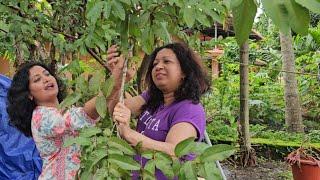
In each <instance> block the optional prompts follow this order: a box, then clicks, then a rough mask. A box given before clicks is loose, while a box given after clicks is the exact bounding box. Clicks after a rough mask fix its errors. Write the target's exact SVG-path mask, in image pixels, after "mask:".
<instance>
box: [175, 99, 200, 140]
mask: <svg viewBox="0 0 320 180" xmlns="http://www.w3.org/2000/svg"><path fill="white" fill-rule="evenodd" d="M181 122H187V123H190V124H192V125H193V126H194V127H195V128H196V130H197V140H198V141H201V140H202V139H203V137H204V131H205V126H206V118H205V111H204V108H203V106H202V105H201V104H192V103H191V102H190V103H186V104H183V105H182V106H180V107H178V108H177V110H176V111H175V113H174V114H173V117H172V122H171V124H170V128H171V127H172V126H174V125H175V124H178V123H181Z"/></svg>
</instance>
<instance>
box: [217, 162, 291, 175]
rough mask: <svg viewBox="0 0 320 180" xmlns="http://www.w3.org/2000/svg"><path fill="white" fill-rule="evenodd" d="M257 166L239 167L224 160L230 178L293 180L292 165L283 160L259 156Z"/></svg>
mask: <svg viewBox="0 0 320 180" xmlns="http://www.w3.org/2000/svg"><path fill="white" fill-rule="evenodd" d="M257 162H258V163H257V165H256V166H255V167H246V168H243V167H239V166H235V165H234V164H232V163H230V162H223V163H222V166H223V168H224V171H225V174H226V176H227V179H228V180H233V179H239V180H291V179H292V174H291V167H290V166H289V165H288V164H286V163H285V162H283V161H274V160H266V159H261V158H259V159H258V160H257Z"/></svg>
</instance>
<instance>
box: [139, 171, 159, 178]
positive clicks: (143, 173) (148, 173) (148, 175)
mask: <svg viewBox="0 0 320 180" xmlns="http://www.w3.org/2000/svg"><path fill="white" fill-rule="evenodd" d="M142 177H143V178H142V179H145V180H156V177H155V175H154V174H151V173H150V172H149V171H146V170H143V171H142Z"/></svg>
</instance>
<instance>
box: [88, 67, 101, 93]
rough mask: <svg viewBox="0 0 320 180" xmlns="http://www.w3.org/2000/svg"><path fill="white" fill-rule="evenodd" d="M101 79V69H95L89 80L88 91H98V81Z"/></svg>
mask: <svg viewBox="0 0 320 180" xmlns="http://www.w3.org/2000/svg"><path fill="white" fill-rule="evenodd" d="M102 79H103V74H102V72H101V71H96V72H95V73H94V74H93V76H92V77H91V79H90V80H89V91H90V92H94V93H96V92H98V90H99V88H100V82H101V80H102Z"/></svg>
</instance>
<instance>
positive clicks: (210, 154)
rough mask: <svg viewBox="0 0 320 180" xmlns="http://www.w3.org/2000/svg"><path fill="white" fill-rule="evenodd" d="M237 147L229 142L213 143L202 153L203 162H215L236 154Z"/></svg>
mask: <svg viewBox="0 0 320 180" xmlns="http://www.w3.org/2000/svg"><path fill="white" fill-rule="evenodd" d="M234 152H235V149H234V147H233V146H230V145H227V144H218V145H213V146H212V147H210V148H208V149H206V150H205V151H204V153H203V154H201V155H200V159H201V162H214V161H222V160H224V159H226V158H227V157H229V156H231V155H232V154H234Z"/></svg>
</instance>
